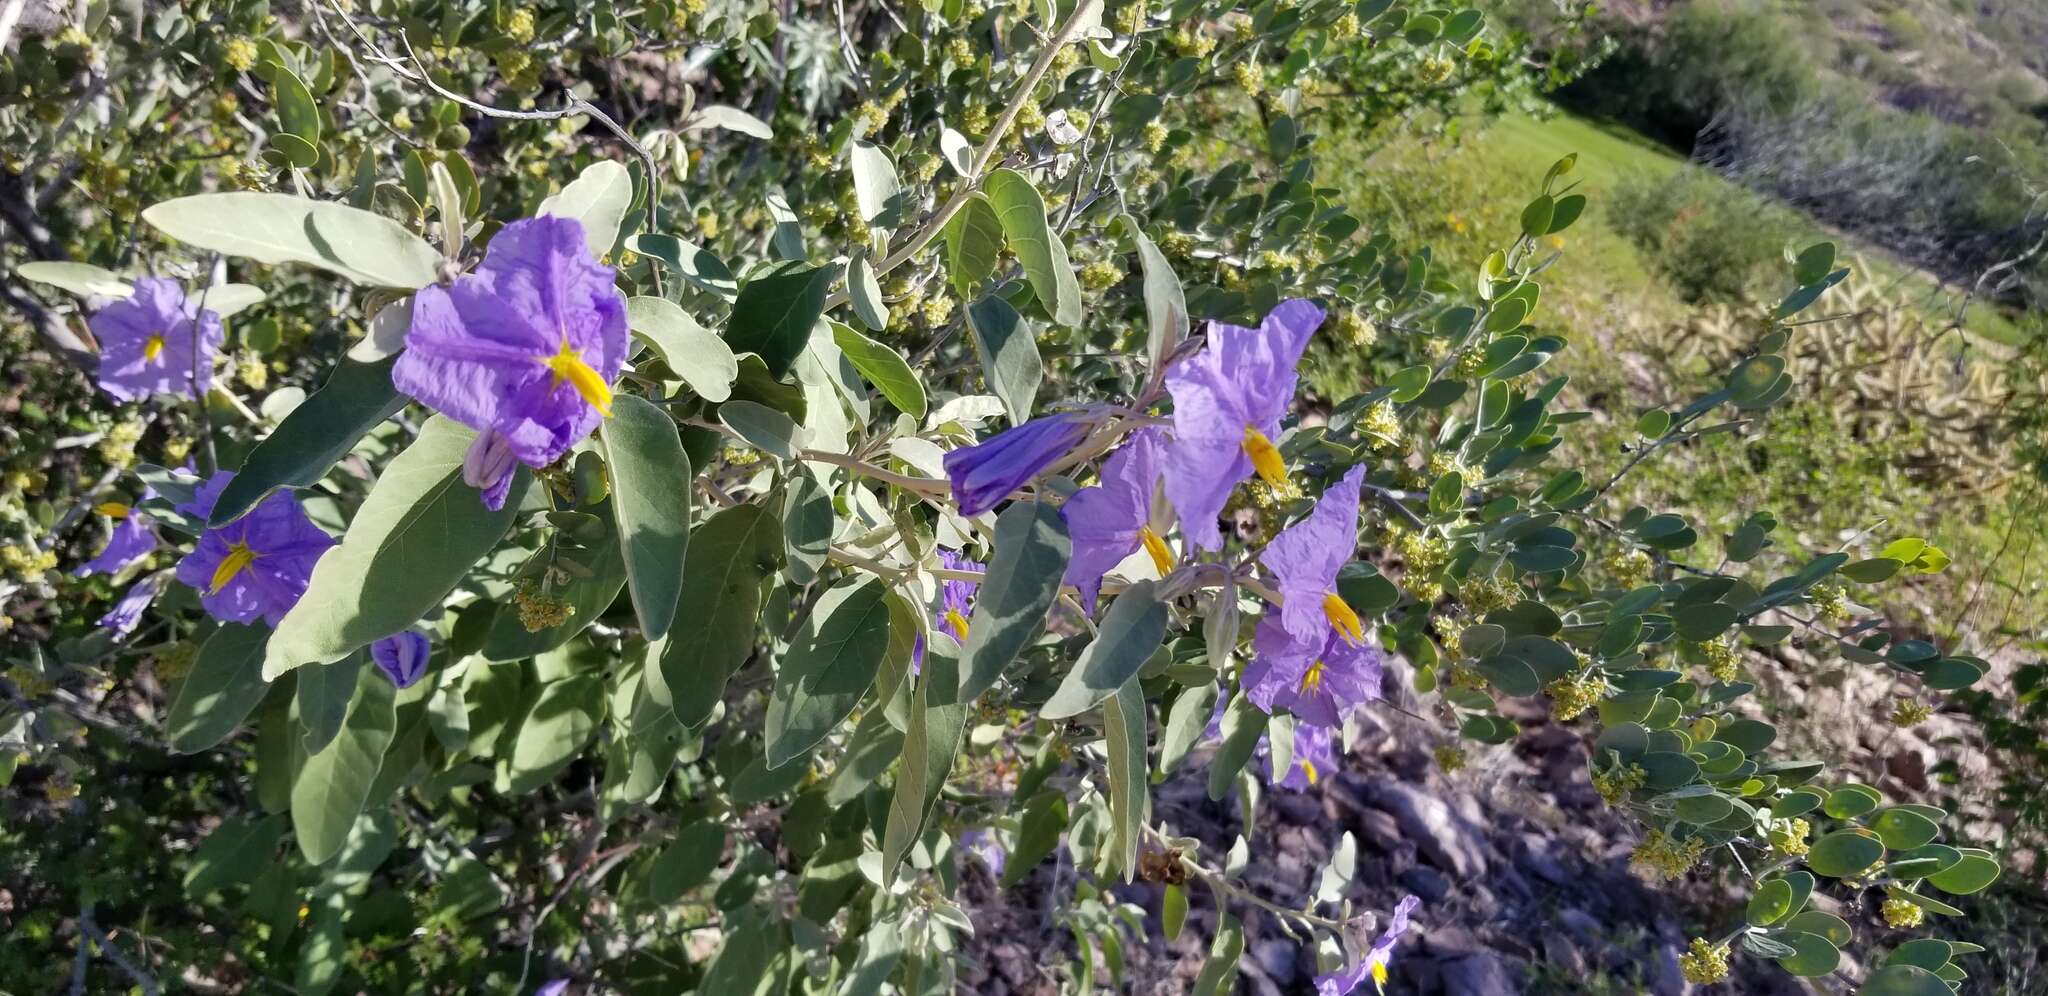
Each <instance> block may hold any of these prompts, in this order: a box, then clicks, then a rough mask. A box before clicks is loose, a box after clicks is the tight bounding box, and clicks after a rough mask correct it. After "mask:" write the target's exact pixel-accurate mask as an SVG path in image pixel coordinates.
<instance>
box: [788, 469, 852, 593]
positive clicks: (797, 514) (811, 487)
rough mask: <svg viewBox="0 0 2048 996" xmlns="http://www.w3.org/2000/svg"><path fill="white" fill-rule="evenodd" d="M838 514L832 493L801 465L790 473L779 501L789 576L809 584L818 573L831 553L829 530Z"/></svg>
mask: <svg viewBox="0 0 2048 996" xmlns="http://www.w3.org/2000/svg"><path fill="white" fill-rule="evenodd" d="M838 527H839V516H838V514H837V513H836V512H835V511H834V510H833V508H832V493H831V492H830V491H827V490H826V489H825V488H824V487H823V486H821V485H819V484H818V479H817V478H815V477H813V476H811V474H810V472H809V471H808V470H805V469H803V468H802V467H801V466H799V467H797V468H793V469H791V471H790V475H789V490H788V491H787V492H786V493H785V494H784V497H783V502H782V535H783V538H784V539H785V540H787V541H788V550H787V555H788V556H787V560H788V563H789V577H790V580H792V581H795V582H797V583H798V584H809V583H810V582H811V579H812V578H815V577H817V576H818V571H819V570H821V569H823V568H824V566H825V561H826V560H827V559H829V558H830V557H831V554H832V532H833V530H835V529H837V528H838Z"/></svg>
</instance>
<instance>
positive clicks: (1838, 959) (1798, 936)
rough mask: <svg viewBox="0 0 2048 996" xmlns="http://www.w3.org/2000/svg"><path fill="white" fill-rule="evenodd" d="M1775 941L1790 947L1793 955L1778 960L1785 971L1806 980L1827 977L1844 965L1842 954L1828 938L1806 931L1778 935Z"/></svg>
mask: <svg viewBox="0 0 2048 996" xmlns="http://www.w3.org/2000/svg"><path fill="white" fill-rule="evenodd" d="M1774 939H1775V940H1777V941H1779V942H1780V943H1783V944H1785V945H1787V946H1789V947H1790V948H1791V949H1792V952H1793V953H1792V954H1791V955H1790V956H1789V957H1784V958H1780V959H1778V964H1779V965H1780V966H1781V967H1783V968H1784V969H1785V971H1787V972H1790V973H1792V974H1793V975H1797V976H1801V977H1804V978H1813V977H1815V976H1821V975H1826V974H1828V973H1829V972H1832V971H1834V970H1835V966H1837V965H1840V964H1841V963H1842V952H1841V951H1839V950H1837V949H1836V947H1835V945H1834V944H1833V943H1831V942H1830V941H1829V940H1828V939H1827V938H1825V937H1822V936H1820V935H1819V934H1809V933H1806V932H1804V931H1792V932H1789V933H1784V934H1778V935H1776V936H1775V938H1774Z"/></svg>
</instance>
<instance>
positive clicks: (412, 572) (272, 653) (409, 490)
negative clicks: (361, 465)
mask: <svg viewBox="0 0 2048 996" xmlns="http://www.w3.org/2000/svg"><path fill="white" fill-rule="evenodd" d="M474 436H475V433H473V432H471V431H470V430H469V429H467V428H465V427H463V426H462V425H461V424H459V423H457V422H455V421H453V420H452V419H449V418H448V417H446V416H443V415H436V416H434V417H433V418H431V419H429V420H428V421H427V424H426V426H425V427H423V428H422V429H421V430H420V435H419V438H418V439H415V440H413V443H412V445H411V446H408V447H406V448H405V451H404V452H402V453H400V454H399V455H398V456H397V458H396V459H394V460H392V461H391V464H390V466H388V467H386V468H385V469H384V473H383V475H382V476H380V477H378V478H377V485H376V487H374V488H372V489H371V491H370V496H369V498H367V499H365V500H364V502H363V504H362V507H361V508H359V509H358V510H357V511H356V515H355V519H354V520H353V521H352V522H350V523H349V530H348V535H346V536H344V537H343V538H342V541H341V544H340V545H339V546H336V547H334V548H333V549H330V550H328V551H327V553H326V554H325V555H323V556H322V557H321V558H320V561H319V562H318V563H317V564H315V565H314V567H313V576H312V580H311V581H310V582H308V584H307V586H306V593H305V595H303V596H301V597H300V598H299V600H298V602H297V604H295V605H293V606H292V608H291V611H290V612H287V613H285V617H284V619H283V620H282V621H280V622H279V623H278V626H277V631H276V633H274V634H272V636H271V638H270V646H269V650H268V653H267V656H266V658H265V660H264V663H263V674H264V677H266V678H275V677H276V676H278V675H280V674H283V673H284V672H286V671H289V670H291V669H293V668H295V667H298V666H299V665H301V664H316V663H324V662H327V661H334V660H340V659H341V658H342V657H345V656H347V655H348V654H349V653H351V652H353V651H354V650H356V649H357V648H359V647H362V646H364V645H366V644H369V643H370V642H372V641H374V640H380V639H383V638H384V637H386V636H389V635H391V634H393V633H396V632H398V631H399V630H401V629H404V628H406V627H407V626H410V625H412V624H413V622H414V621H415V620H417V619H419V618H420V617H422V616H424V615H426V614H427V613H428V612H431V611H433V610H434V609H435V608H437V607H439V606H440V604H441V601H442V600H443V599H445V598H446V597H447V596H448V592H450V591H451V590H453V589H454V588H455V586H456V584H458V583H460V582H461V581H462V579H463V578H464V577H465V576H466V575H468V573H469V569H470V567H471V566H473V565H474V564H475V563H476V562H477V561H478V560H479V559H480V558H482V557H483V555H484V554H486V553H489V552H490V551H491V549H492V548H493V547H495V546H497V545H498V541H499V540H500V539H502V538H503V537H504V535H505V530H506V529H508V528H510V526H511V525H512V520H513V519H514V518H515V517H516V516H517V515H518V512H519V505H520V503H521V502H522V501H523V500H524V496H525V494H526V489H527V487H528V485H530V484H531V483H532V480H533V478H532V475H531V474H529V473H528V472H527V471H526V470H525V469H523V468H522V469H520V470H519V471H518V472H517V473H518V476H517V477H515V478H514V479H513V481H512V488H511V491H510V493H509V494H508V495H507V497H506V500H505V507H504V508H503V509H501V510H499V511H496V512H493V511H490V510H489V509H486V508H484V506H483V502H482V501H481V500H479V498H478V493H477V490H476V489H475V488H473V487H470V486H469V485H467V484H464V483H463V482H462V458H463V454H464V453H465V452H466V451H467V450H468V449H469V443H470V440H471V439H472V438H474Z"/></svg>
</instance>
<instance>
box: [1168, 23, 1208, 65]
mask: <svg viewBox="0 0 2048 996" xmlns="http://www.w3.org/2000/svg"><path fill="white" fill-rule="evenodd" d="M1172 44H1173V49H1174V51H1176V52H1179V53H1180V54H1182V55H1192V56H1194V57H1195V58H1197V59H1199V58H1201V57H1203V56H1205V55H1208V54H1209V53H1210V52H1213V51H1215V50H1216V39H1214V38H1211V37H1209V36H1208V34H1206V33H1204V32H1202V31H1199V30H1196V29H1194V28H1180V29H1178V30H1176V31H1174V33H1173V38H1172Z"/></svg>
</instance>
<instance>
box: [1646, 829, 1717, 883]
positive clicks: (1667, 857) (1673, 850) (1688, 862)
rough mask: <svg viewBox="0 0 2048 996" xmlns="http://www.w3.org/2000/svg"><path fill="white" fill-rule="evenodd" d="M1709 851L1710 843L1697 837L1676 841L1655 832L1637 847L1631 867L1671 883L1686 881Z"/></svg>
mask: <svg viewBox="0 0 2048 996" xmlns="http://www.w3.org/2000/svg"><path fill="white" fill-rule="evenodd" d="M1706 850H1707V842H1706V841H1705V840H1702V839H1700V838H1698V837H1688V838H1686V839H1684V840H1676V839H1673V838H1671V837H1669V836H1666V835H1665V833H1664V831H1662V830H1652V831H1650V834H1649V836H1647V837H1644V838H1643V842H1642V843H1640V844H1637V845H1636V850H1635V853H1634V854H1632V855H1630V856H1629V859H1628V864H1629V867H1630V868H1633V869H1635V870H1636V871H1637V872H1638V873H1640V874H1642V875H1643V876H1644V877H1646V878H1649V879H1652V880H1655V881H1665V882H1669V881H1672V880H1674V879H1678V878H1683V877H1684V876H1685V873H1686V872H1688V871H1691V870H1692V866H1693V865H1695V864H1698V863H1699V860H1700V855H1702V854H1705V853H1706Z"/></svg>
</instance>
